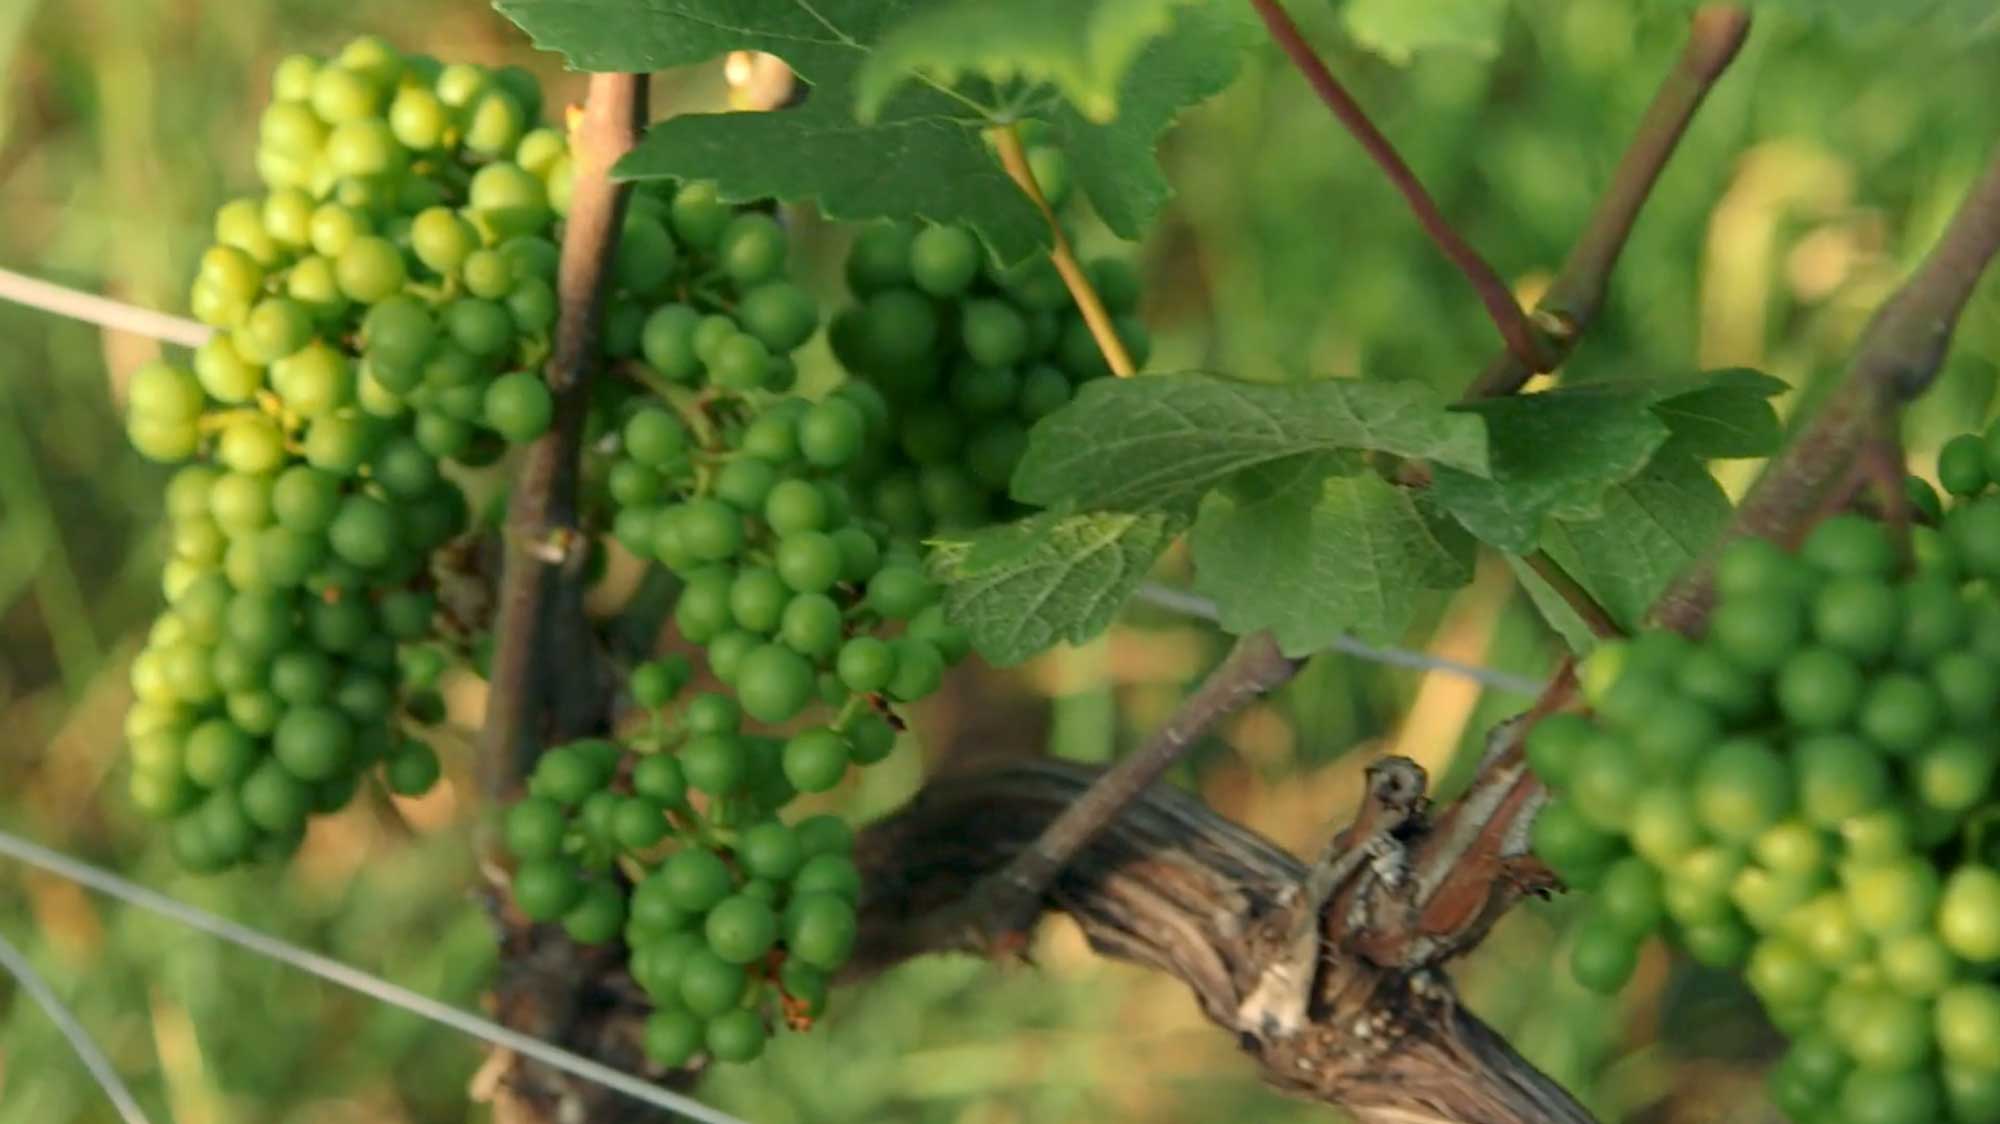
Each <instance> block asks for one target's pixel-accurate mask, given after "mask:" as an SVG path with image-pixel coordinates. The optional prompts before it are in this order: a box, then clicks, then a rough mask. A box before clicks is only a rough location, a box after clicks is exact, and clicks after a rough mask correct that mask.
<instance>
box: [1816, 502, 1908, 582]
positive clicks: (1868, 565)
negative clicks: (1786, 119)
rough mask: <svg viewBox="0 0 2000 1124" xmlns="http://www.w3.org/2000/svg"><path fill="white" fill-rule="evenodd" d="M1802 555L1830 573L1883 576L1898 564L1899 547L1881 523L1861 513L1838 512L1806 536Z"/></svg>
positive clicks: (1852, 575)
mask: <svg viewBox="0 0 2000 1124" xmlns="http://www.w3.org/2000/svg"><path fill="white" fill-rule="evenodd" d="M1799 557H1800V558H1802V559H1804V560H1805V561H1806V562H1808V563H1810V564H1812V565H1813V566H1815V567H1817V568H1819V569H1820V570H1822V571H1824V572H1825V573H1828V574H1833V575H1838V576H1842V577H1862V578H1880V577H1883V576H1886V575H1888V574H1889V573H1890V572H1891V571H1893V570H1894V569H1895V566H1896V549H1895V546H1894V545H1893V544H1892V543H1891V542H1890V541H1889V536H1888V534H1887V532H1886V531H1884V530H1883V528H1882V526H1881V524H1879V523H1877V522H1875V521H1873V520H1870V519H1866V518H1864V517H1862V516H1859V515H1851V514H1844V515H1836V516H1833V517H1832V518H1830V519H1826V520H1824V521H1822V522H1821V523H1820V524H1819V525H1818V526H1816V527H1814V528H1813V530H1812V533H1811V534H1809V535H1807V536H1806V540H1805V542H1804V543H1803V544H1802V545H1801V546H1800V547H1799Z"/></svg>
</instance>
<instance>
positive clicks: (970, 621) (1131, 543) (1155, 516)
mask: <svg viewBox="0 0 2000 1124" xmlns="http://www.w3.org/2000/svg"><path fill="white" fill-rule="evenodd" d="M1185 526H1186V521H1185V520H1184V519H1183V518H1182V517H1180V516H1178V515H1175V514H1172V513H1167V512H1147V513H1128V512H1089V513H1084V514H1071V515H1063V514H1056V513H1050V512H1044V513H1042V514H1039V515H1033V516H1030V517H1028V518H1026V519H1023V520H1021V521H1019V522H1016V523H1005V524H1001V525H998V526H994V527H988V528H984V529H982V530H978V531H975V532H972V533H971V534H968V535H965V536H962V537H946V538H944V539H942V540H940V541H939V542H938V543H937V544H936V545H935V547H934V548H933V550H932V552H931V570H932V572H933V573H934V574H935V575H936V576H937V577H938V579H939V580H940V581H942V582H944V583H945V607H946V610H947V612H948V613H949V614H950V616H951V618H952V619H953V620H955V621H957V622H958V623H959V624H960V625H962V626H963V627H964V628H965V629H966V631H967V632H968V633H969V634H970V635H971V638H972V645H973V647H974V648H976V649H977V650H978V651H979V654H980V655H982V656H984V657H986V659H987V660H989V661H990V662H992V663H996V664H1000V665H1003V666H1004V665H1006V664H1013V663H1019V662H1021V661H1022V660H1024V659H1027V658H1028V657H1029V656H1032V655H1035V654H1037V653H1039V652H1042V651H1044V650H1046V649H1047V648H1049V647H1051V646H1053V645H1056V644H1059V643H1064V642H1068V643H1071V644H1080V643H1082V642H1084V641H1085V640H1088V639H1090V638H1091V637H1093V636H1095V635H1097V634H1098V633H1100V632H1102V631H1104V629H1105V627H1106V626H1107V625H1109V624H1110V623H1111V619H1112V617H1113V616H1114V615H1115V614H1116V613H1117V612H1118V609H1119V607H1120V606H1121V605H1123V604H1124V603H1125V599H1126V598H1128V597H1130V596H1131V594H1132V591H1133V590H1134V589H1136V588H1138V585H1139V583H1140V582H1141V581H1142V580H1144V579H1145V577H1146V572H1147V571H1148V570H1149V569H1151V568H1152V565H1153V563H1154V561H1155V560H1157V559H1158V558H1159V556H1160V554H1161V553H1162V552H1163V551H1165V550H1166V548H1167V546H1168V545H1169V544H1170V543H1172V542H1173V540H1174V539H1175V538H1176V537H1177V536H1178V535H1179V534H1180V533H1181V531H1182V529H1183V528H1185Z"/></svg>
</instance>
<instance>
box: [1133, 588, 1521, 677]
mask: <svg viewBox="0 0 2000 1124" xmlns="http://www.w3.org/2000/svg"><path fill="white" fill-rule="evenodd" d="M1132 596H1133V597H1134V598H1136V599H1138V600H1140V601H1145V602H1148V603H1150V604H1153V605H1157V606H1159V607H1160V608H1162V609H1166V610H1168V611H1169V612H1174V613H1180V614H1181V615H1183V616H1189V617H1195V618H1197V619H1199V620H1204V621H1207V622H1209V623H1210V624H1220V623H1221V621H1222V613H1221V611H1220V610H1219V609H1217V608H1216V605H1215V602H1213V601H1210V600H1209V599H1208V598H1206V597H1203V596H1201V595H1200V594H1198V593H1189V592H1188V591H1187V590H1184V589H1175V588H1173V587H1172V586H1166V585H1161V584H1160V583H1159V582H1142V583H1141V584H1140V586H1139V589H1138V591H1137V592H1135V593H1134V594H1133V595H1132ZM1326 647H1327V650H1328V651H1330V652H1339V653H1341V654H1343V655H1348V656H1353V657H1354V658H1356V659H1359V660H1367V661H1368V662H1370V663H1379V664H1386V665H1388V666H1390V667H1403V668H1408V669H1410V670H1411V671H1441V672H1443V673H1445V674H1446V675H1456V676H1458V677H1459V678H1461V679H1469V680H1471V681H1473V682H1474V683H1477V684H1479V685H1480V686H1482V687H1486V688H1488V689H1489V690H1494V691H1504V692H1506V693H1508V694H1510V695H1536V694H1540V693H1541V690H1542V682H1541V680H1539V679H1531V678H1529V677H1528V676H1525V675H1513V674H1510V673H1508V672H1505V671H1495V670H1494V669H1492V668H1490V667H1480V666H1479V665H1477V664H1469V663H1463V662H1460V661H1458V660H1448V659H1445V658H1444V657H1443V656H1434V655H1432V654H1430V653H1429V652H1417V651H1412V650H1411V649H1408V648H1378V647H1376V646H1374V645H1372V644H1363V643H1362V642H1361V641H1359V640H1356V639H1355V638H1354V637H1352V636H1347V635H1341V636H1336V637H1334V638H1333V641H1332V642H1331V643H1329V644H1328V645H1327V646H1326Z"/></svg>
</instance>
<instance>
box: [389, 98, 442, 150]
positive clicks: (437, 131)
mask: <svg viewBox="0 0 2000 1124" xmlns="http://www.w3.org/2000/svg"><path fill="white" fill-rule="evenodd" d="M388 120H389V131H390V132H391V133H392V134H393V135H394V136H395V138H396V141H397V143H399V144H401V145H402V146H403V147H405V148H408V149H410V150H412V151H415V152H426V151H429V150H430V149H433V148H436V147H438V146H439V145H441V144H442V143H444V134H445V130H446V129H447V128H448V127H449V125H450V120H449V117H448V115H447V114H446V112H445V107H444V103H443V102H441V101H439V100H438V97H437V95H436V94H435V93H433V92H431V91H430V90H426V89H424V88H422V87H421V86H405V87H403V88H402V89H400V90H398V91H396V97H395V100H393V101H391V102H390V103H389V115H388Z"/></svg>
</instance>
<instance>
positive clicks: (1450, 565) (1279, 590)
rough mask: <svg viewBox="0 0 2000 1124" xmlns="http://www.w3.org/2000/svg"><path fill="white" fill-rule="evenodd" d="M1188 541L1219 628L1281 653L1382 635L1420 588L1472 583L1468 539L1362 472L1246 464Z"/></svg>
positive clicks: (1400, 620)
mask: <svg viewBox="0 0 2000 1124" xmlns="http://www.w3.org/2000/svg"><path fill="white" fill-rule="evenodd" d="M1192 542H1193V546H1194V562H1195V588H1196V589H1197V590H1198V591H1200V592H1201V593H1203V594H1205V595H1207V596H1208V597H1209V598H1211V599H1213V600H1214V601H1215V604H1216V607H1217V609H1218V610H1220V614H1221V623H1222V626H1223V628H1225V629H1226V630H1228V631H1230V632H1232V633H1235V634H1237V635H1243V634H1246V633H1250V632H1254V631H1256V630H1258V629H1269V630H1271V632H1272V633H1273V634H1274V635H1275V636H1276V637H1277V640H1278V646H1279V647H1280V648H1281V649H1283V650H1284V652H1285V653H1286V654H1287V655H1292V656H1303V655H1306V654H1308V653H1311V652H1315V651H1319V650H1321V649H1323V648H1325V647H1327V646H1328V645H1329V644H1331V643H1332V642H1333V640H1334V638H1335V637H1337V636H1339V635H1341V634H1342V633H1347V634H1351V635H1353V636H1355V637H1357V638H1359V639H1361V640H1364V641H1369V642H1373V643H1382V642H1387V641H1392V640H1394V639H1396V638H1397V637H1398V636H1400V635H1401V634H1402V632H1403V631H1404V629H1405V628H1407V627H1408V626H1409V624H1410V620H1411V617H1412V615H1413V614H1414V613H1415V611H1416V609H1417V608H1418V606H1419V605H1420V604H1421V600H1422V596H1423V594H1424V593H1425V592H1427V591H1431V590H1442V589H1453V588H1456V587H1458V586H1461V585H1464V584H1465V583H1466V582H1468V581H1470V580H1471V578H1472V556H1473V542H1472V539H1471V537H1470V536H1469V535H1467V534H1466V533H1465V532H1464V531H1463V530H1461V529H1460V528H1458V527H1457V526H1456V525H1454V524H1453V523H1452V522H1451V521H1450V520H1449V519H1447V518H1445V517H1444V516H1443V515H1442V514H1441V513H1439V512H1437V511H1436V510H1435V509H1433V508H1432V506H1431V505H1430V503H1429V502H1428V501H1427V500H1426V499H1424V498H1423V497H1422V494H1421V493H1417V492H1412V491H1411V490H1409V489H1405V488H1399V487H1396V486H1395V485H1392V484H1389V483H1388V482H1386V481H1384V480H1382V479H1381V478H1380V477H1377V476H1375V475H1373V474H1371V473H1358V474H1355V475H1352V476H1334V477H1328V476H1326V475H1325V474H1324V473H1322V472H1308V471H1299V470H1298V466H1295V465H1279V466H1273V467H1272V468H1267V469H1259V470H1255V471H1253V472H1251V473H1248V474H1246V475H1245V476H1244V477H1241V478H1239V479H1238V480H1237V481H1235V482H1233V483H1232V485H1231V486H1230V487H1229V488H1227V489H1224V490H1222V491H1219V492H1217V493H1216V494H1214V495H1212V496H1210V497H1209V499H1208V501H1207V502H1206V503H1204V504H1203V505H1202V508H1201V514H1200V517H1199V518H1198V519H1197V520H1196V522H1195V525H1194V533H1193V536H1192Z"/></svg>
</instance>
